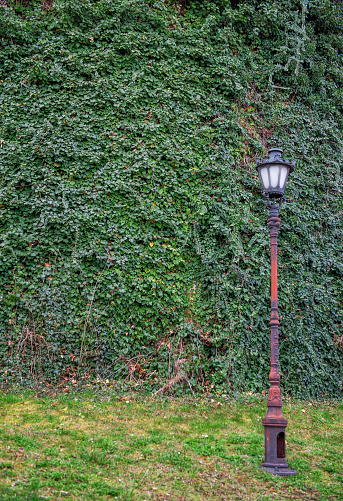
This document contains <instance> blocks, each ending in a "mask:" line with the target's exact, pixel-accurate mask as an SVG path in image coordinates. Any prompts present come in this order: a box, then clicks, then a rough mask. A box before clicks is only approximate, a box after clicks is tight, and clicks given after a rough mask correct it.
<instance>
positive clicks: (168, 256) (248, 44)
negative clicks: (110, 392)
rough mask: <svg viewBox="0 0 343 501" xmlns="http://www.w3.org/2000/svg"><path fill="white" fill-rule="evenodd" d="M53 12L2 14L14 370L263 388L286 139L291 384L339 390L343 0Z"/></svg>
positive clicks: (6, 339)
mask: <svg viewBox="0 0 343 501" xmlns="http://www.w3.org/2000/svg"><path fill="white" fill-rule="evenodd" d="M44 5H45V8H44V9H42V5H41V2H34V1H32V2H26V4H25V6H23V5H22V6H21V7H20V6H19V7H20V8H19V7H18V5H17V7H16V10H15V9H14V8H12V7H11V2H9V1H8V2H7V6H6V5H3V6H1V7H0V33H1V40H0V44H1V50H0V84H1V93H0V106H1V108H0V114H1V121H0V142H1V149H0V155H1V156H0V158H1V173H0V178H1V192H0V197H1V200H0V202H1V243H0V256H1V261H0V267H1V277H0V280H1V303H0V304H1V311H0V329H1V336H2V339H1V344H0V353H1V362H0V364H1V378H2V380H3V381H7V383H11V382H14V381H22V382H23V383H25V382H29V381H32V379H33V378H36V379H37V378H38V379H39V380H40V379H42V380H43V379H44V380H47V379H48V380H51V381H56V380H61V379H63V378H64V379H70V380H71V379H72V378H73V379H74V380H75V381H78V380H80V378H82V377H83V378H85V377H88V375H89V374H91V373H92V374H98V376H100V377H101V378H104V379H105V378H109V379H110V380H113V379H115V380H122V379H125V378H129V379H131V380H133V381H136V380H139V379H140V380H141V381H144V384H145V385H146V388H147V389H157V388H158V387H159V385H160V383H161V381H162V382H163V381H165V379H166V378H167V377H170V376H171V375H172V374H173V373H174V374H175V373H176V372H177V371H178V370H180V366H181V365H182V369H183V370H184V371H185V372H187V375H188V382H189V385H191V386H192V387H200V386H201V385H204V386H205V387H207V388H209V387H210V386H211V385H212V390H210V391H215V390H218V391H219V390H222V391H230V390H234V391H242V390H245V391H246V390H253V391H261V390H262V389H266V388H267V387H268V372H269V371H268V368H269V307H270V289H269V276H270V264H269V256H270V254H269V234H268V229H267V226H266V219H267V212H266V210H265V206H264V201H263V197H262V196H261V193H260V187H259V181H258V179H257V176H256V171H255V168H254V157H255V156H256V155H257V156H259V157H260V156H263V155H264V154H266V152H267V149H268V147H270V146H274V145H277V146H281V147H283V149H284V152H285V157H287V158H290V159H294V158H296V159H297V167H296V171H295V172H294V174H292V176H291V178H290V180H289V183H288V186H287V196H286V204H285V205H284V207H283V209H282V211H281V219H282V223H281V231H280V238H279V263H280V264H279V307H280V314H281V319H282V320H281V322H282V324H281V332H280V363H281V371H282V374H281V377H282V385H283V388H284V389H285V391H287V392H288V393H293V394H294V395H298V396H305V397H320V396H333V397H336V396H338V395H340V394H341V388H342V379H343V371H342V361H343V351H342V345H343V327H342V308H343V274H342V272H343V256H342V241H343V218H342V216H343V196H342V190H343V175H342V170H341V164H342V154H343V134H342V132H343V118H342V115H341V113H342V103H343V90H342V89H343V86H342V83H343V65H342V54H343V35H342V33H343V32H342V28H343V8H342V5H341V3H340V2H335V1H334V0H318V1H306V0H301V1H299V0H281V1H273V0H265V1H257V0H256V1H255V0H246V1H237V0H236V1H232V2H231V3H230V2H229V1H228V0H226V1H225V0H222V1H219V0H218V1H213V2H206V1H201V0H199V1H190V2H182V3H181V4H176V3H174V2H169V3H168V2H162V1H155V2H148V1H146V0H100V1H97V2H95V1H91V0H56V1H55V2H54V3H50V4H48V5H47V4H44ZM213 386H214V388H213ZM182 391H190V389H189V386H188V385H187V386H186V387H185V388H183V390H182Z"/></svg>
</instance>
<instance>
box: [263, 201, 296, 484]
mask: <svg viewBox="0 0 343 501" xmlns="http://www.w3.org/2000/svg"><path fill="white" fill-rule="evenodd" d="M268 207H269V218H268V227H269V230H270V239H271V315H270V351H271V369H270V374H269V381H270V388H269V393H268V400H267V407H268V411H267V415H266V417H265V418H264V419H262V424H263V426H264V435H265V445H264V446H265V461H264V463H263V465H262V469H264V470H267V471H269V472H270V473H274V474H276V475H295V474H296V472H295V471H294V470H293V468H290V467H289V466H288V464H287V463H286V440H285V430H286V426H287V420H286V419H285V418H284V416H283V414H282V402H281V393H280V387H279V383H280V373H279V312H278V287H277V237H278V233H279V228H280V222H281V220H280V218H279V209H280V206H279V205H277V204H276V203H275V199H274V203H273V205H272V204H270V203H268Z"/></svg>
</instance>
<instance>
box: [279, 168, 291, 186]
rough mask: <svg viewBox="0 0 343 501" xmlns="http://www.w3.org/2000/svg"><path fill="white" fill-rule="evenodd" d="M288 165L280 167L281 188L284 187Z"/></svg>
mask: <svg viewBox="0 0 343 501" xmlns="http://www.w3.org/2000/svg"><path fill="white" fill-rule="evenodd" d="M288 170H289V169H288V167H281V174H280V188H281V189H282V190H283V189H284V187H285V183H286V177H287V174H288Z"/></svg>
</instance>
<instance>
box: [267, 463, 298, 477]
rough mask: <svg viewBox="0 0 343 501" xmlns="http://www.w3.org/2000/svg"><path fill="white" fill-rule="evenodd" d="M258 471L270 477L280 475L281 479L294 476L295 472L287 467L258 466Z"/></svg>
mask: <svg viewBox="0 0 343 501" xmlns="http://www.w3.org/2000/svg"><path fill="white" fill-rule="evenodd" d="M260 469H261V470H263V471H266V472H268V473H271V474H272V475H280V476H281V477H289V476H290V475H296V474H297V472H296V471H295V470H293V468H290V467H289V466H263V465H262V466H260Z"/></svg>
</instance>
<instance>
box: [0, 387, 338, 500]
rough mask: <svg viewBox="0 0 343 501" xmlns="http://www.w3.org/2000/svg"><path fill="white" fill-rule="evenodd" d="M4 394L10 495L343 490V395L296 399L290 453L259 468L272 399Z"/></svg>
mask: <svg viewBox="0 0 343 501" xmlns="http://www.w3.org/2000/svg"><path fill="white" fill-rule="evenodd" d="M101 400H102V399H101V398H99V397H96V396H95V395H93V396H80V395H77V396H72V395H69V396H61V397H59V398H55V399H51V398H35V397H33V396H27V395H26V396H21V397H20V396H14V395H3V396H2V397H0V416H1V430H0V431H1V433H0V451H1V452H0V499H1V500H11V501H14V500H43V499H52V500H55V499H56V500H63V499H70V500H110V499H118V500H137V501H143V500H146V501H148V500H155V501H162V500H163V501H164V500H175V501H176V500H177V501H181V500H182V501H183V500H194V501H195V500H199V501H200V500H201V501H203V500H206V501H211V500H213V501H214V500H230V501H231V500H244V501H249V500H251V501H252V500H254V501H257V500H258V501H269V500H294V499H295V500H315V501H319V500H322V501H323V500H343V469H342V457H343V454H342V451H343V436H342V435H343V432H342V418H343V404H333V403H314V402H312V403H305V402H296V403H294V402H291V401H289V402H287V403H286V404H285V405H284V415H285V417H287V419H288V420H289V426H288V429H287V459H288V463H289V464H290V466H293V467H294V468H295V469H296V470H297V472H298V474H297V476H295V477H289V478H281V477H275V476H272V475H270V474H268V473H265V472H263V471H261V470H260V469H259V466H260V464H261V463H262V460H263V427H262V425H261V418H262V417H263V416H264V415H265V413H266V408H265V402H262V401H261V400H260V399H258V398H254V397H247V398H246V399H244V400H242V401H241V402H238V401H235V400H232V401H226V402H224V401H223V400H222V401H221V402H220V403H219V404H218V400H216V401H212V402H208V401H203V400H194V401H192V402H191V401H181V400H170V399H168V400H160V399H157V400H155V401H154V400H151V399H145V400H143V399H140V400H135V397H134V396H132V395H131V396H128V397H120V398H119V397H116V396H115V394H113V395H112V396H111V395H110V396H107V397H106V398H104V399H103V400H104V401H101Z"/></svg>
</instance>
